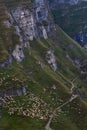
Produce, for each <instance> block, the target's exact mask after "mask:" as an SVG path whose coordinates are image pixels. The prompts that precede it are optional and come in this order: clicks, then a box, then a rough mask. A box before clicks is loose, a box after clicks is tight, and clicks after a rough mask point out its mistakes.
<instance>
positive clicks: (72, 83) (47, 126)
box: [45, 77, 78, 130]
mask: <svg viewBox="0 0 87 130" xmlns="http://www.w3.org/2000/svg"><path fill="white" fill-rule="evenodd" d="M77 79H78V77H76V78H74V79H73V80H72V82H71V85H72V87H71V89H70V92H71V93H72V96H71V98H70V99H69V100H68V101H66V102H65V103H63V104H62V105H60V106H59V107H57V108H55V110H54V111H53V113H52V114H51V115H50V117H49V120H48V122H47V124H46V126H45V130H52V129H51V127H50V125H51V123H52V120H53V118H54V116H55V114H56V111H58V110H60V109H61V108H62V107H64V106H65V105H67V104H68V103H70V102H72V101H73V100H74V99H76V98H77V97H78V95H74V94H73V89H74V88H75V85H74V82H75V81H76V80H77Z"/></svg>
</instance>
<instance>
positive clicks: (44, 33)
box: [3, 0, 52, 61]
mask: <svg viewBox="0 0 87 130" xmlns="http://www.w3.org/2000/svg"><path fill="white" fill-rule="evenodd" d="M28 2H29V1H28V0H27V2H25V3H22V2H19V4H17V5H16V4H14V6H13V7H12V8H11V6H12V3H13V1H10V2H8V3H6V7H7V8H6V13H7V16H8V19H7V20H3V24H4V25H5V26H6V28H11V27H12V26H13V27H14V33H15V34H16V35H17V36H18V39H19V44H17V46H15V50H13V53H12V56H13V57H14V58H15V59H16V60H17V61H22V60H23V58H24V54H23V47H30V44H29V40H30V41H32V40H33V39H34V38H44V39H47V38H48V37H49V33H50V31H51V26H52V25H51V21H50V20H49V8H48V2H47V1H46V0H34V1H33V2H31V3H28ZM28 4H30V5H29V6H28ZM30 6H31V8H30ZM20 46H21V50H20Z"/></svg>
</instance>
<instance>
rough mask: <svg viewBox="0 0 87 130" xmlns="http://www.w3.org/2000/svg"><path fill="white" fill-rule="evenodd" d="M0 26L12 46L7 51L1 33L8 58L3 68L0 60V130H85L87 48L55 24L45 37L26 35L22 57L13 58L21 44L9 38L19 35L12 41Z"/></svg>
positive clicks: (86, 111)
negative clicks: (31, 38)
mask: <svg viewBox="0 0 87 130" xmlns="http://www.w3.org/2000/svg"><path fill="white" fill-rule="evenodd" d="M6 16H7V15H6ZM0 24H1V27H2V28H3V30H5V31H4V37H6V36H7V35H8V36H9V38H8V42H7V43H10V40H11V45H12V46H11V45H9V46H10V47H11V51H9V49H8V48H6V45H7V43H6V42H5V41H4V38H3V36H2V35H1V34H0V37H1V39H2V41H3V43H2V42H1V43H2V45H3V49H4V50H6V51H7V53H8V55H9V54H10V55H11V57H12V61H11V62H8V61H7V62H8V64H5V66H2V64H4V62H6V61H5V60H7V59H6V57H5V59H4V58H3V59H4V60H2V59H1V58H0V61H1V67H0V106H1V107H0V129H1V130H15V129H16V130H24V129H26V130H45V129H46V130H47V129H49V127H51V128H52V129H53V130H57V129H58V130H86V129H87V98H86V97H87V92H86V82H87V81H86V74H87V70H86V58H87V52H86V51H85V50H84V49H83V48H81V47H80V46H79V45H78V44H77V43H76V42H75V41H74V40H72V39H71V38H70V37H69V36H68V35H66V34H65V33H64V32H63V31H62V30H61V29H60V28H59V27H58V26H57V27H56V26H55V27H54V29H53V31H52V33H50V35H49V36H50V37H49V38H47V39H44V38H37V37H36V38H33V40H30V39H29V40H28V42H29V46H28V47H26V46H24V47H23V48H22V50H23V53H24V58H23V59H22V61H21V62H17V61H16V59H15V58H13V56H12V52H13V50H14V48H15V46H16V45H18V44H20V40H19V38H18V39H17V42H16V41H14V40H16V38H17V37H18V35H17V34H16V35H14V40H12V36H10V34H9V33H8V28H7V27H6V28H7V30H6V29H5V28H4V27H5V26H2V23H0ZM12 28H13V30H11V31H12V32H11V34H12V33H14V25H12ZM10 29H11V28H10ZM6 34H7V35H6ZM6 41H7V40H6ZM14 43H15V44H14ZM2 52H3V51H2ZM4 54H5V53H4ZM3 56H4V55H3ZM1 57H2V56H1ZM9 59H11V58H9ZM52 115H53V118H52V120H51V122H50V123H49V120H50V117H51V116H52ZM46 126H48V127H46Z"/></svg>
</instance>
